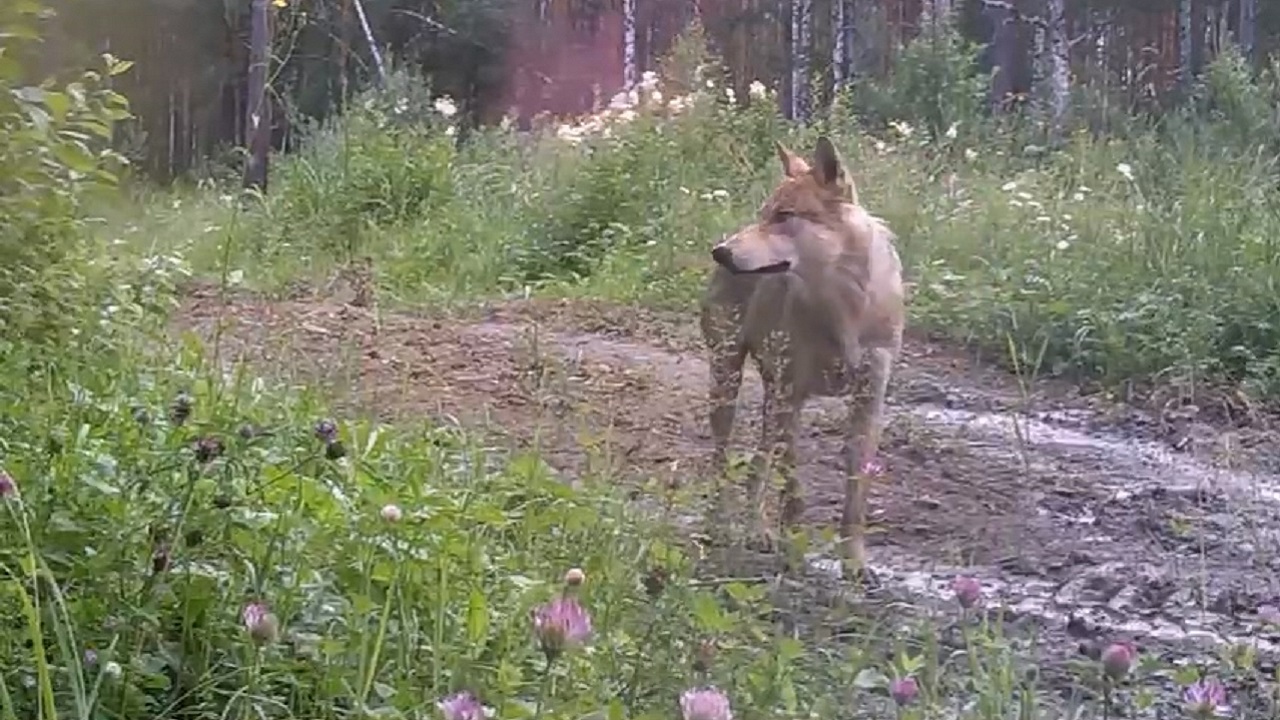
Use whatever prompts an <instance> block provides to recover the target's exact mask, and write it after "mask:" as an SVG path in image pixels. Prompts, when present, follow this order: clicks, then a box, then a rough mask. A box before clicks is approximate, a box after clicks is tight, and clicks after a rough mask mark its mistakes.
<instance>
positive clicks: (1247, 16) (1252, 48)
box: [1238, 0, 1258, 63]
mask: <svg viewBox="0 0 1280 720" xmlns="http://www.w3.org/2000/svg"><path fill="white" fill-rule="evenodd" d="M1238 36H1239V39H1240V54H1241V55H1243V56H1244V59H1245V60H1246V61H1247V62H1249V63H1253V62H1255V58H1254V55H1255V53H1256V52H1257V44H1258V0H1240V32H1239V33H1238Z"/></svg>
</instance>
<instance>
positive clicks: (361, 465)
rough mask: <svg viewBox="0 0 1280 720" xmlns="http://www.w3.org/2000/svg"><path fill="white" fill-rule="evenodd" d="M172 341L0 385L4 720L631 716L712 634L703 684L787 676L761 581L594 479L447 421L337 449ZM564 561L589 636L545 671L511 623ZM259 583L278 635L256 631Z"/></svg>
mask: <svg viewBox="0 0 1280 720" xmlns="http://www.w3.org/2000/svg"><path fill="white" fill-rule="evenodd" d="M187 349H188V352H186V353H183V358H182V360H181V361H180V362H179V363H177V364H175V365H172V366H169V365H162V366H150V365H147V364H145V363H144V362H139V360H138V359H136V358H134V359H132V362H131V363H130V364H129V365H128V366H123V365H112V364H104V365H102V366H100V367H97V368H92V369H85V370H83V371H81V372H79V373H77V374H76V375H75V376H74V377H75V382H76V384H77V385H79V388H78V390H77V392H76V393H75V394H73V393H72V391H71V390H72V389H71V388H70V387H68V388H63V389H57V388H55V389H54V390H53V391H52V392H49V393H47V394H45V395H43V396H38V397H32V396H30V395H27V396H23V395H19V394H17V393H13V392H10V391H5V392H3V394H2V395H0V408H3V411H4V412H3V417H6V418H17V417H21V418H22V422H6V424H5V427H4V434H5V438H6V452H5V470H7V471H8V472H9V473H10V475H11V476H12V477H13V478H15V479H16V480H17V482H18V484H19V487H20V499H17V498H14V499H10V500H0V508H2V509H3V510H6V511H7V512H0V527H3V528H4V531H5V533H6V535H5V536H6V537H9V538H11V539H13V540H16V541H17V542H16V543H13V542H10V543H6V545H5V546H4V547H3V548H0V568H3V573H4V575H5V578H4V581H3V582H4V588H5V590H4V592H5V594H6V595H8V596H9V601H8V602H6V603H5V604H4V605H3V607H4V608H5V609H4V613H5V615H6V622H5V627H6V628H9V630H7V631H6V633H8V634H6V635H5V641H4V642H3V643H2V644H0V656H2V657H3V663H2V666H3V667H4V670H3V673H2V674H0V679H2V680H3V681H4V687H5V688H7V696H0V697H4V700H3V702H0V717H24V718H27V717H32V718H34V717H42V718H54V717H77V718H86V719H87V718H91V717H131V718H155V717H173V716H181V717H190V718H218V717H258V716H266V717H317V718H319V717H325V718H332V717H347V716H350V715H351V714H352V713H356V714H361V715H366V714H367V715H366V716H373V717H406V716H411V715H405V714H403V713H410V712H412V711H413V709H414V708H430V707H431V704H432V703H433V702H434V701H435V700H436V699H437V698H439V697H441V696H443V695H445V694H447V693H449V692H453V691H456V690H463V689H469V690H472V691H474V692H477V693H479V694H480V696H481V697H482V698H483V699H484V701H485V702H486V703H487V704H490V705H493V706H496V707H497V708H498V713H499V716H501V717H529V716H531V715H532V714H533V712H534V708H535V706H537V705H539V704H540V703H541V704H543V706H544V710H543V711H544V712H545V713H546V716H548V717H582V716H584V715H586V714H588V713H590V712H594V711H598V710H603V709H606V708H609V707H611V706H612V707H618V708H621V707H624V706H625V707H627V708H628V711H629V714H632V716H637V715H643V714H644V709H645V708H650V709H657V708H665V707H668V706H669V705H670V704H672V703H673V702H674V695H673V694H672V693H673V690H674V689H678V688H679V687H681V686H682V685H685V684H691V683H693V682H694V680H695V677H694V671H693V670H692V668H691V665H690V660H691V658H692V656H693V653H694V652H696V650H697V647H698V641H699V639H701V638H712V637H714V638H717V639H718V640H719V641H720V643H721V645H722V647H723V648H724V650H723V651H722V653H721V655H720V657H719V658H718V660H717V663H716V668H715V669H714V670H713V671H712V674H711V676H710V679H712V680H714V681H715V682H717V683H718V684H720V685H721V686H722V687H725V688H726V689H731V690H732V691H734V692H735V694H736V695H737V697H739V698H740V702H743V703H746V704H749V702H750V701H749V700H748V698H751V697H759V698H760V699H761V700H764V699H765V698H766V697H767V696H770V695H777V694H778V693H783V694H788V693H791V694H794V690H791V689H789V688H788V683H789V681H788V680H787V679H786V676H785V674H784V675H775V676H771V675H767V674H765V672H764V671H765V670H767V669H769V668H770V667H774V669H775V670H777V669H779V668H777V667H776V662H777V661H776V659H775V658H773V657H772V656H771V654H770V646H769V643H767V642H765V643H763V644H761V643H760V638H759V637H758V636H757V635H756V634H755V633H757V632H758V631H759V630H758V626H757V625H756V621H755V620H753V617H754V616H756V615H757V614H759V613H760V612H761V611H762V610H763V609H764V608H763V605H762V604H761V603H762V601H763V595H762V593H761V592H760V591H759V590H758V589H753V588H750V587H747V586H744V585H738V584H733V585H729V586H727V587H725V588H724V589H723V590H708V589H700V588H697V587H695V586H693V585H691V584H690V583H689V578H688V572H689V569H690V565H689V560H688V559H687V558H685V556H684V554H683V551H682V550H680V548H679V546H678V545H677V544H673V542H672V539H671V538H667V537H665V536H664V535H663V534H661V533H658V532H657V531H656V530H655V529H653V528H649V526H647V525H645V524H643V521H641V520H640V519H639V518H637V517H634V516H633V515H632V514H631V513H629V512H628V511H627V510H626V509H625V508H624V506H623V504H622V502H621V501H620V500H617V499H614V498H613V497H612V491H610V490H607V489H606V488H603V487H599V488H593V487H591V486H590V485H588V486H587V487H586V488H585V490H584V491H575V490H571V489H569V487H568V486H566V485H565V484H564V483H562V482H561V481H560V480H558V479H557V478H555V477H553V476H552V475H551V474H549V472H548V470H547V468H546V466H545V465H543V464H542V463H541V462H540V461H539V460H538V459H537V458H534V457H515V458H511V459H509V460H506V461H502V460H500V459H495V458H491V457H487V456H486V452H485V451H484V450H483V448H480V447H477V446H474V445H472V444H471V443H470V442H469V441H468V440H467V439H466V437H465V436H464V435H462V434H460V433H458V432H456V431H453V430H450V429H447V428H422V429H413V428H403V429H399V430H393V429H390V428H387V427H381V426H374V425H367V424H361V423H350V424H348V423H340V424H339V426H338V427H339V432H338V434H337V443H339V444H341V446H343V447H344V449H345V457H342V458H336V459H334V458H335V455H336V453H333V452H330V451H327V450H326V448H327V447H328V446H327V445H326V443H325V441H324V440H322V439H320V438H318V437H317V431H316V430H315V429H314V428H313V426H314V425H315V423H314V420H315V419H316V418H318V417H319V415H318V413H319V409H318V407H317V406H316V405H315V404H314V403H313V402H312V401H311V400H310V399H308V398H306V397H296V396H295V397H291V396H289V395H281V394H278V393H273V392H269V391H266V390H264V389H263V388H264V387H265V384H264V383H263V381H262V380H261V379H257V378H251V377H247V376H243V375H241V376H238V377H236V378H235V380H234V382H233V384H229V385H222V384H221V381H219V380H215V379H214V378H212V377H210V376H209V375H207V374H206V372H207V371H205V370H202V369H201V367H200V364H201V361H200V358H199V354H198V350H199V348H198V347H196V346H194V345H192V346H189V347H188V348H187ZM0 372H3V373H4V375H3V376H4V377H6V378H9V377H12V376H13V375H12V373H14V372H21V370H20V368H17V367H14V366H13V365H12V364H10V363H6V364H5V365H4V366H3V367H2V368H0ZM188 391H189V392H188ZM179 407H182V408H185V412H183V413H180V412H179V410H178V408H179ZM388 506H394V507H395V508H397V511H392V510H389V509H387V508H388ZM33 563H34V564H33ZM570 567H580V568H582V569H583V570H584V571H585V573H586V578H587V581H586V583H585V584H584V585H583V586H582V587H581V589H580V590H578V591H577V596H578V597H579V598H580V600H581V602H582V603H583V604H584V606H585V607H587V608H588V609H589V611H590V612H591V613H592V615H593V619H594V638H593V641H592V643H591V645H590V646H589V647H588V648H586V649H585V650H583V651H578V652H570V653H568V654H566V655H565V656H564V658H563V659H562V660H561V662H560V663H558V664H557V665H556V666H555V667H553V668H552V674H551V676H550V677H549V676H548V675H547V674H546V673H547V670H546V667H547V663H546V660H545V658H544V657H543V655H542V653H541V652H540V650H539V648H538V645H537V643H536V642H535V641H534V638H533V629H532V627H531V625H530V620H529V615H530V611H531V610H532V609H533V608H534V607H535V606H537V605H538V604H541V603H544V602H546V601H547V600H549V599H550V598H552V597H554V596H555V595H557V594H559V593H560V592H562V591H563V585H562V581H561V577H562V576H563V574H564V573H565V571H566V570H567V569H568V568H570ZM38 575H43V576H44V579H42V580H40V581H37V576H38ZM646 575H649V576H651V577H650V580H649V582H642V581H644V580H645V577H646ZM20 593H22V594H25V601H24V602H27V603H29V604H30V605H31V606H33V607H34V608H35V610H34V614H28V615H27V616H26V617H25V618H24V616H23V613H22V603H20V602H18V600H19V594H20ZM730 599H731V602H726V601H730ZM251 601H260V602H264V603H266V604H267V606H268V607H269V609H270V610H271V612H272V613H273V614H274V615H275V617H276V619H277V621H278V626H279V633H278V636H277V638H273V639H278V641H277V642H268V643H266V644H265V645H263V646H261V647H255V644H254V643H253V642H252V640H251V638H250V636H249V633H248V632H247V630H246V628H245V627H244V626H243V624H242V617H241V610H242V608H243V607H244V606H245V605H246V603H248V602H251ZM23 636H25V637H27V638H29V639H31V640H33V641H36V642H39V643H43V645H44V647H45V653H44V654H43V655H41V656H39V657H36V656H33V654H32V652H31V651H30V650H29V649H27V648H25V647H24V646H23V644H22V643H21V642H9V641H16V640H18V639H19V638H20V637H23ZM28 647H30V645H28ZM35 647H39V645H36V646H35ZM86 653H90V654H89V655H86ZM51 685H52V686H54V688H56V689H55V690H54V692H53V694H52V695H45V693H46V692H47V691H49V690H50V686H51ZM68 688H74V689H75V692H74V693H67V692H64V690H66V689H68ZM50 699H52V703H53V704H52V706H49V705H47V704H45V703H47V702H48V701H50ZM37 708H41V710H40V711H37ZM260 714H265V715H260ZM662 714H665V713H657V714H656V715H654V716H661V715H662Z"/></svg>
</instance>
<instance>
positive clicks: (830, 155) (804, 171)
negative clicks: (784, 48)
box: [700, 136, 906, 579]
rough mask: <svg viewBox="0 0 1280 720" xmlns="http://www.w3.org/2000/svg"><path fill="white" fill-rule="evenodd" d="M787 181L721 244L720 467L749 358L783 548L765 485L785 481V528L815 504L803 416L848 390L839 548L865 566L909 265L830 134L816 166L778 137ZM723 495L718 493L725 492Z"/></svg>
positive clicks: (708, 300) (761, 451) (713, 363)
mask: <svg viewBox="0 0 1280 720" xmlns="http://www.w3.org/2000/svg"><path fill="white" fill-rule="evenodd" d="M776 150H777V155H778V159H779V160H780V161H781V163H782V178H781V180H780V182H779V183H778V184H777V186H776V187H775V188H774V190H773V192H772V193H771V194H770V195H769V197H768V198H767V199H766V200H765V201H764V204H763V205H761V206H760V210H759V212H758V214H757V217H756V218H755V220H754V221H753V222H751V223H750V224H748V225H746V226H744V227H742V228H741V229H739V230H738V231H737V232H734V233H732V234H730V235H728V236H726V237H724V238H722V239H721V241H720V242H719V243H717V244H716V245H715V247H713V248H712V250H711V258H712V260H713V261H714V263H715V267H714V269H713V270H712V271H711V275H710V278H709V280H708V283H707V287H706V290H705V292H704V294H703V298H702V302H701V308H700V309H701V313H700V326H701V330H702V337H703V340H704V342H705V344H706V347H707V349H708V350H709V354H710V369H711V373H710V374H711V390H710V405H711V408H710V424H711V432H712V436H713V439H714V443H715V449H714V453H713V457H712V461H713V463H714V467H715V468H716V471H717V472H721V471H723V469H724V466H725V463H726V459H727V451H728V444H729V435H730V433H731V431H732V429H733V422H734V415H735V413H736V407H737V399H738V391H739V389H740V387H741V385H742V368H743V364H744V362H745V360H746V358H747V356H748V355H749V356H751V357H752V358H753V360H754V362H755V363H756V366H757V368H758V369H759V372H760V378H761V380H762V381H763V384H764V402H763V407H762V408H761V412H762V418H761V420H762V422H761V434H760V441H759V446H758V448H757V451H756V454H755V458H754V461H753V463H752V471H751V473H750V478H749V481H748V483H747V497H748V501H749V503H750V507H751V508H752V512H753V513H754V514H755V516H756V517H755V518H754V520H755V521H756V522H757V523H758V526H757V531H758V533H757V534H756V535H755V536H756V537H757V538H759V539H763V540H765V541H766V542H768V543H769V544H772V542H773V538H774V537H775V536H774V531H775V528H774V527H773V525H772V523H771V521H770V519H769V515H770V513H769V512H768V510H767V499H766V495H765V486H766V480H767V479H768V478H769V477H770V474H771V473H772V472H773V471H774V470H775V469H776V470H777V471H779V474H781V475H782V476H783V479H784V482H783V488H782V493H781V499H780V504H781V524H782V525H783V526H784V527H789V526H792V525H795V524H796V523H797V522H798V521H799V519H800V515H801V514H802V513H803V511H804V507H805V503H804V498H803V496H802V492H801V488H800V486H799V483H798V482H797V480H796V478H795V442H796V432H797V424H798V422H799V419H800V411H801V409H802V407H803V406H804V404H805V402H806V401H807V400H808V399H809V398H810V397H814V396H842V395H843V396H847V397H848V401H849V414H848V418H847V420H846V423H845V431H844V459H845V463H846V473H847V479H846V483H845V495H844V504H843V510H842V513H841V519H840V535H841V542H840V552H841V555H842V556H843V557H844V559H845V561H846V563H847V564H848V565H851V566H852V567H851V569H852V570H854V571H855V572H856V573H865V576H866V577H868V578H869V579H870V578H871V576H870V573H869V570H868V568H867V567H866V547H865V539H864V536H865V532H866V529H865V525H866V512H867V491H868V485H869V483H870V480H871V476H872V475H874V474H875V469H876V468H877V467H878V463H879V461H878V460H877V458H876V455H877V452H878V449H879V445H880V436H881V432H882V430H883V427H884V410H885V394H886V392H887V390H888V385H889V379H890V373H891V372H892V369H893V364H894V362H895V361H896V360H897V358H898V355H899V354H900V352H901V350H902V335H903V330H904V326H905V322H906V318H905V310H906V309H905V296H904V288H903V280H902V262H901V260H900V259H899V257H898V251H897V248H896V247H895V243H896V236H895V234H894V233H893V232H892V231H891V230H890V228H889V226H888V224H887V223H886V222H885V221H884V220H882V219H880V218H878V217H876V216H875V215H872V214H871V213H869V212H868V211H867V210H866V209H865V208H863V207H862V205H861V203H860V202H859V200H858V191H857V188H856V186H855V185H854V183H853V180H852V178H851V177H850V175H849V173H848V171H847V170H846V168H845V164H844V161H843V159H842V158H841V156H840V154H839V152H837V150H836V148H835V146H834V145H833V144H832V143H831V140H830V139H829V138H827V137H825V136H823V137H820V138H818V140H817V143H816V145H815V147H814V151H813V155H812V162H808V161H806V160H805V159H803V158H801V157H799V156H797V155H795V154H794V153H792V152H791V151H790V150H788V149H787V148H786V147H785V146H783V145H782V143H776ZM723 492H724V491H723V490H722V492H721V498H720V500H721V501H722V500H723Z"/></svg>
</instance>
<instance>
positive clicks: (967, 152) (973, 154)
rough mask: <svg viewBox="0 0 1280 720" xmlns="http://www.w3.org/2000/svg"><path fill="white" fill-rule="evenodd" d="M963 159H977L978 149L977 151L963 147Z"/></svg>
mask: <svg viewBox="0 0 1280 720" xmlns="http://www.w3.org/2000/svg"><path fill="white" fill-rule="evenodd" d="M964 159H965V160H968V161H970V162H973V161H974V160H977V159H978V151H977V150H974V149H973V148H965V149H964Z"/></svg>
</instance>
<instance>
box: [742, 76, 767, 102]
mask: <svg viewBox="0 0 1280 720" xmlns="http://www.w3.org/2000/svg"><path fill="white" fill-rule="evenodd" d="M747 94H748V95H750V96H751V97H752V99H755V100H763V99H764V98H765V97H766V96H767V95H768V94H769V91H768V89H767V88H765V86H764V83H762V82H760V81H759V80H752V81H751V84H750V85H748V86H747Z"/></svg>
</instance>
